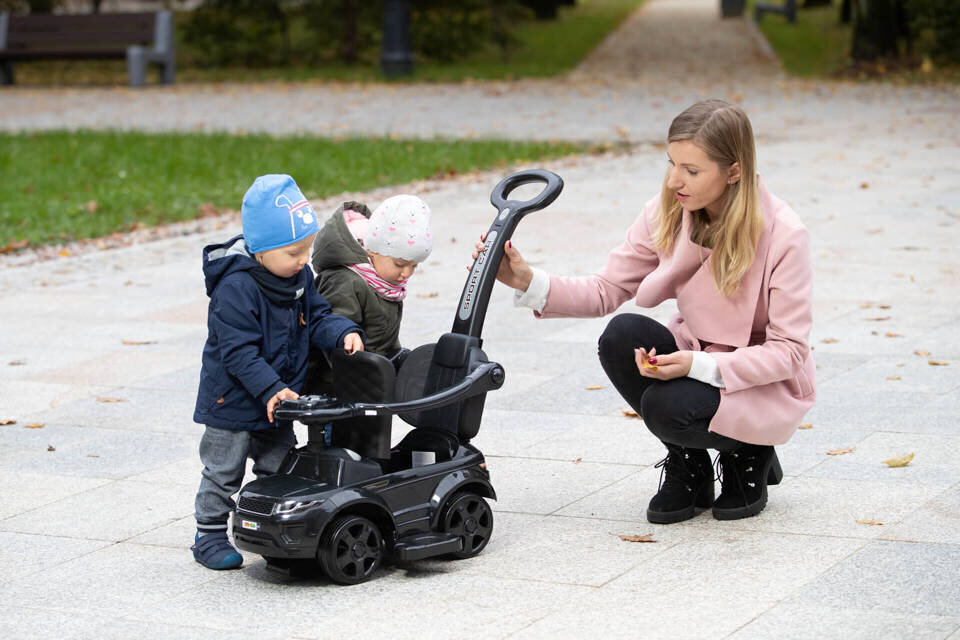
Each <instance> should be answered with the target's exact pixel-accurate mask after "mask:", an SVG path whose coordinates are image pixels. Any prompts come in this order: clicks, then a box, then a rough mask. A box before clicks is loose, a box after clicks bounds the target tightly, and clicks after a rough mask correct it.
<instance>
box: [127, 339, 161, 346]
mask: <svg viewBox="0 0 960 640" xmlns="http://www.w3.org/2000/svg"><path fill="white" fill-rule="evenodd" d="M156 343H157V341H156V340H123V344H126V345H137V344H156Z"/></svg>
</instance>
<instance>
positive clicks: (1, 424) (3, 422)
mask: <svg viewBox="0 0 960 640" xmlns="http://www.w3.org/2000/svg"><path fill="white" fill-rule="evenodd" d="M8 424H17V421H16V420H11V419H9V418H7V419H5V420H0V427H5V426H7V425H8Z"/></svg>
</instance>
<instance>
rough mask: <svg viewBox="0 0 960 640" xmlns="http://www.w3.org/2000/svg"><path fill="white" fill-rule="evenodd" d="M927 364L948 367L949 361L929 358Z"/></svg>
mask: <svg viewBox="0 0 960 640" xmlns="http://www.w3.org/2000/svg"><path fill="white" fill-rule="evenodd" d="M927 364H929V365H930V366H932V367H946V366H947V365H949V364H950V363H949V362H944V361H943V360H927Z"/></svg>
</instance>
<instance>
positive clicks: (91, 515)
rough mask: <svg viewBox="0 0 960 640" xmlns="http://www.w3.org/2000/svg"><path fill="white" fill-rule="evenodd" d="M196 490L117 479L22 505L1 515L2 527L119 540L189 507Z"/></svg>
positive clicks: (76, 483) (178, 515) (164, 521)
mask: <svg viewBox="0 0 960 640" xmlns="http://www.w3.org/2000/svg"><path fill="white" fill-rule="evenodd" d="M46 477H49V475H47V476H46ZM86 482H93V481H92V480H88V479H86V478H69V483H70V485H71V486H83V483H86ZM97 482H103V481H102V480H98V481H97ZM195 493H196V491H195V490H193V491H191V490H189V489H187V488H186V487H179V486H173V487H164V486H162V485H156V484H147V483H143V482H131V481H129V480H116V481H113V482H109V483H108V484H103V485H102V486H97V487H95V488H92V489H89V490H88V491H84V492H83V493H79V494H78V495H76V496H73V497H71V498H70V499H67V500H59V501H58V502H54V503H52V504H47V505H45V506H41V507H39V508H35V509H32V510H31V511H25V510H23V511H25V512H23V513H21V514H20V515H16V516H13V517H9V518H7V519H5V520H3V521H2V527H3V529H4V530H6V531H16V532H20V533H35V534H38V535H61V536H68V537H70V536H72V537H82V538H85V539H89V540H112V541H114V542H119V541H121V540H126V539H127V538H130V537H131V536H135V535H139V534H141V533H143V532H145V531H149V530H151V529H153V528H155V527H159V526H163V525H165V524H167V523H169V522H173V521H174V520H179V519H180V518H183V517H185V516H187V515H189V514H191V513H193V498H194V495H195Z"/></svg>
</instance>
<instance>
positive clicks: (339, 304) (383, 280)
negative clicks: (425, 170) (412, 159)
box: [307, 195, 433, 390]
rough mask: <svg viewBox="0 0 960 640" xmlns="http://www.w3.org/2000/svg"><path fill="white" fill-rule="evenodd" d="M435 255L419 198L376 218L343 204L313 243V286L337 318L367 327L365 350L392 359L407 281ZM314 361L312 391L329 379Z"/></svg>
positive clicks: (401, 201)
mask: <svg viewBox="0 0 960 640" xmlns="http://www.w3.org/2000/svg"><path fill="white" fill-rule="evenodd" d="M432 250H433V231H432V230H431V228H430V208H429V207H428V206H427V205H426V203H425V202H424V201H423V200H421V199H420V198H418V197H416V196H412V195H398V196H393V197H391V198H387V199H386V200H384V201H383V203H382V204H381V205H380V206H379V207H377V208H376V209H375V210H374V211H373V212H372V213H371V211H370V209H369V208H367V206H366V205H364V204H361V203H359V202H345V203H344V204H343V205H342V206H341V207H340V208H339V209H337V211H336V212H334V214H333V215H332V216H330V218H329V219H328V220H327V222H326V224H324V226H323V228H322V229H321V230H320V233H319V234H318V235H317V239H316V240H315V241H314V244H313V262H312V264H313V270H314V272H315V273H316V274H317V276H316V279H315V280H314V284H315V286H316V288H317V291H318V292H319V293H320V294H321V295H322V296H323V297H324V298H325V299H326V300H327V301H328V302H329V303H330V304H331V306H332V307H333V311H334V313H337V314H339V315H342V316H344V317H346V318H349V319H351V320H353V321H354V322H356V323H357V324H359V325H360V326H361V327H363V329H364V331H365V333H366V340H365V341H364V348H365V350H367V351H372V352H374V353H379V354H380V355H384V356H388V357H389V356H392V355H394V354H395V353H397V352H398V351H400V338H399V334H400V318H401V316H402V314H403V299H404V298H405V297H406V295H407V280H408V279H409V278H410V276H412V275H413V273H414V271H415V270H416V268H417V266H418V265H419V264H420V263H422V262H423V261H424V260H426V259H427V257H428V256H429V255H430V252H431V251H432ZM311 360H312V362H311V373H310V374H309V375H308V383H307V386H308V388H310V389H311V390H314V389H316V388H317V386H316V385H317V384H320V383H322V382H329V380H330V376H329V371H325V367H324V363H323V362H322V361H321V358H319V357H316V358H315V357H311ZM315 365H316V366H315Z"/></svg>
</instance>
